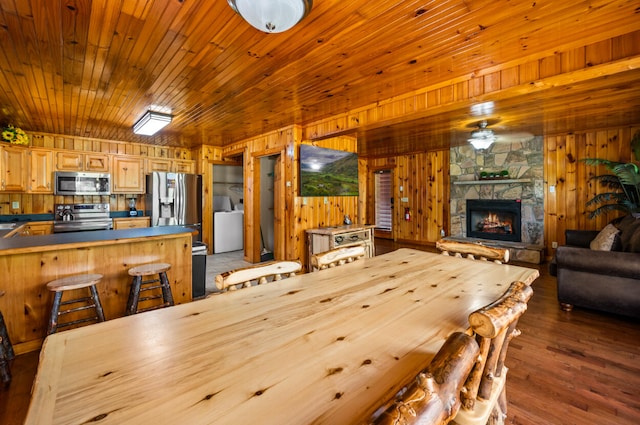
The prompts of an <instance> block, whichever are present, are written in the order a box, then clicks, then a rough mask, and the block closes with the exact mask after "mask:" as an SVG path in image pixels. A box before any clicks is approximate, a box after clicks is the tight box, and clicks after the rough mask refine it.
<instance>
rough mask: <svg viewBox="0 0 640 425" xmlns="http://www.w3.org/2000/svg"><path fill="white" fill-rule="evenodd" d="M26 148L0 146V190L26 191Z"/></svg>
mask: <svg viewBox="0 0 640 425" xmlns="http://www.w3.org/2000/svg"><path fill="white" fill-rule="evenodd" d="M27 152H28V151H27V148H23V147H17V146H2V147H0V191H2V192H26V191H27V177H26V176H27Z"/></svg>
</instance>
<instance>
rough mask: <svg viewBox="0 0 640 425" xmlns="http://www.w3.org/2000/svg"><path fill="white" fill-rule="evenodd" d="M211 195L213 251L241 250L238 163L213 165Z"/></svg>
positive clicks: (241, 200)
mask: <svg viewBox="0 0 640 425" xmlns="http://www.w3.org/2000/svg"><path fill="white" fill-rule="evenodd" d="M240 164H241V163H240ZM212 196H213V200H212V203H213V239H212V240H213V250H212V251H213V253H214V254H220V253H224V252H232V251H241V250H243V248H244V173H243V167H242V165H218V164H214V165H213V194H212Z"/></svg>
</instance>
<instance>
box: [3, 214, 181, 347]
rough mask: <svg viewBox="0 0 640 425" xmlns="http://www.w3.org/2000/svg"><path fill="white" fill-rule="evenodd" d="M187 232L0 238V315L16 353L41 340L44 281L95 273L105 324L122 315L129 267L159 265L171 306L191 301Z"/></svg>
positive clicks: (47, 296) (48, 299)
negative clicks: (166, 265) (164, 273)
mask: <svg viewBox="0 0 640 425" xmlns="http://www.w3.org/2000/svg"><path fill="white" fill-rule="evenodd" d="M191 232H192V229H189V228H185V227H182V226H164V227H148V228H139V229H126V230H98V231H90V232H74V233H60V234H52V235H42V236H28V237H15V238H5V239H0V271H1V272H2V280H0V290H4V291H5V292H6V294H5V296H4V297H2V298H0V311H2V314H3V315H4V318H5V322H6V323H7V327H8V330H9V337H10V338H11V342H12V343H13V345H14V349H15V351H16V353H18V354H20V353H25V352H28V351H33V350H37V349H39V348H40V346H41V345H42V341H43V340H44V338H45V336H46V329H47V320H48V316H49V309H50V308H51V303H52V300H53V294H51V293H50V292H49V291H48V290H47V288H46V284H47V282H50V281H52V280H55V279H59V278H62V277H65V276H70V275H73V274H79V273H99V274H102V275H103V276H104V277H103V279H102V281H101V282H100V283H99V284H98V285H97V286H98V292H99V295H100V300H101V302H102V305H103V308H104V312H105V316H106V318H107V320H109V319H114V318H116V317H121V316H123V315H124V314H125V310H126V304H127V297H128V295H129V287H130V284H131V278H130V276H129V275H128V270H129V269H130V268H131V267H134V266H137V265H140V264H145V263H152V262H163V263H169V264H171V270H169V272H168V273H167V275H168V277H169V281H170V284H171V290H172V292H173V298H174V301H175V302H176V304H181V303H185V302H189V301H191V238H192V233H191Z"/></svg>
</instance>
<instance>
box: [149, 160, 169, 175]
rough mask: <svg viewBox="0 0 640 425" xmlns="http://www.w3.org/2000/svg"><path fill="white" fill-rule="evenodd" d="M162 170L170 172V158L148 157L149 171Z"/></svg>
mask: <svg viewBox="0 0 640 425" xmlns="http://www.w3.org/2000/svg"><path fill="white" fill-rule="evenodd" d="M153 171H160V172H165V173H168V172H170V171H171V160H170V159H147V173H151V172H153Z"/></svg>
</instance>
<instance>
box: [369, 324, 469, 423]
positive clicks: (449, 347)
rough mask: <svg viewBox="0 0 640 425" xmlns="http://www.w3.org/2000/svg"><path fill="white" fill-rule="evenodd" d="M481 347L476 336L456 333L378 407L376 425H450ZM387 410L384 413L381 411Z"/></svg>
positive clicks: (375, 415)
mask: <svg viewBox="0 0 640 425" xmlns="http://www.w3.org/2000/svg"><path fill="white" fill-rule="evenodd" d="M479 351H480V349H479V347H478V344H477V343H476V341H475V340H474V338H473V337H471V336H469V335H466V334H464V333H462V332H456V333H453V334H451V335H450V336H449V338H447V340H446V341H445V343H444V344H443V345H442V348H440V350H439V351H438V353H437V354H436V356H435V357H434V358H433V360H431V363H430V364H429V366H428V367H427V368H426V369H425V370H424V371H422V372H420V373H419V374H418V376H416V378H415V379H414V380H413V381H412V382H411V383H410V384H409V385H408V386H406V387H404V388H403V389H402V390H401V391H400V392H398V394H396V397H395V400H394V401H392V402H390V403H386V404H385V405H384V406H383V407H381V408H380V409H378V412H376V413H375V414H374V415H373V417H374V419H373V421H372V422H370V423H372V424H375V425H391V424H393V425H399V424H406V425H408V424H421V425H435V424H438V425H440V424H447V423H449V421H450V420H451V418H453V417H454V416H455V415H456V413H457V412H458V409H459V408H460V404H461V399H460V391H461V390H462V387H463V385H464V383H465V380H466V379H467V376H468V375H469V372H470V371H471V368H472V367H473V365H474V363H475V362H476V360H477V357H478V353H479ZM382 409H385V410H383V411H382V413H379V412H380V410H382Z"/></svg>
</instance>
